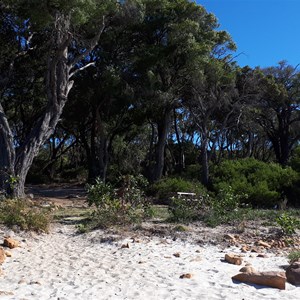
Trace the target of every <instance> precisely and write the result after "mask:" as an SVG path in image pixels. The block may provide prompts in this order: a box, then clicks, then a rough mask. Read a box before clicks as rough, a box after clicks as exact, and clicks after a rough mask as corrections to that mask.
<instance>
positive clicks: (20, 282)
mask: <svg viewBox="0 0 300 300" xmlns="http://www.w3.org/2000/svg"><path fill="white" fill-rule="evenodd" d="M23 283H26V280H25V279H24V278H21V279H20V280H19V282H18V284H23Z"/></svg>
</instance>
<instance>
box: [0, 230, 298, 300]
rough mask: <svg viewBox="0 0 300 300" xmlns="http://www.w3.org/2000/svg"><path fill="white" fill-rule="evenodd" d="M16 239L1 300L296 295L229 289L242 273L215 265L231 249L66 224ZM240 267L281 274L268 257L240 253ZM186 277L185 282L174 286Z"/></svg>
mask: <svg viewBox="0 0 300 300" xmlns="http://www.w3.org/2000/svg"><path fill="white" fill-rule="evenodd" d="M0 233H1V232H0ZM2 234H3V235H4V234H7V232H2ZM15 238H16V239H22V238H25V239H24V240H23V241H22V243H21V247H20V248H16V249H13V250H12V251H11V252H12V254H13V256H12V257H11V258H7V259H6V261H5V262H4V263H3V265H2V269H3V272H4V275H2V276H1V277H0V291H2V292H6V293H7V295H4V293H2V296H0V299H60V300H63V299H68V300H69V299H89V300H92V299H128V300H133V299H170V300H171V299H172V300H173V299H176V300H177V299H178V300H179V299H230V300H232V299H240V300H242V299H247V300H251V299H268V300H271V299H290V300H291V299H300V288H299V287H295V286H292V285H290V284H287V285H286V290H282V291H281V290H277V289H273V288H264V287H258V286H254V285H252V286H251V285H247V284H244V283H240V284H238V283H234V282H232V280H231V277H232V276H233V275H235V274H237V273H239V272H238V271H239V269H240V267H241V266H236V265H231V264H228V263H225V262H223V261H222V260H223V258H224V255H225V253H228V252H239V250H238V249H237V248H229V249H225V250H221V249H220V248H218V247H216V246H199V245H197V244H194V243H193V242H192V241H185V242H183V241H179V240H176V241H173V240H172V239H171V238H160V237H147V236H142V235H141V236H136V237H135V238H134V239H133V238H132V236H131V237H130V236H126V237H121V239H120V237H118V236H114V235H111V234H110V235H108V234H107V233H104V232H103V231H101V230H97V231H94V232H91V233H87V234H82V235H78V234H76V230H75V228H74V226H72V225H55V226H54V228H53V229H52V231H51V233H50V234H47V235H46V234H45V235H41V236H40V235H39V236H38V235H36V236H25V237H24V236H23V237H22V236H21V235H18V234H16V235H15ZM127 244H128V245H129V248H122V245H127ZM174 254H178V255H176V256H177V257H176V256H174ZM178 256H179V257H178ZM244 261H247V262H249V263H251V264H252V265H253V267H254V268H255V269H256V270H258V271H266V270H274V271H276V270H278V271H280V270H281V271H282V269H281V268H280V266H282V265H286V264H287V259H286V257H285V256H274V254H273V255H272V254H269V257H268V258H257V257H250V256H249V254H247V253H246V255H245V258H244ZM185 273H190V274H192V278H191V279H180V278H179V277H180V275H182V274H185ZM8 292H11V293H13V294H11V295H8Z"/></svg>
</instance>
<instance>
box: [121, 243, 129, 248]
mask: <svg viewBox="0 0 300 300" xmlns="http://www.w3.org/2000/svg"><path fill="white" fill-rule="evenodd" d="M124 248H129V244H128V243H127V244H123V245H122V246H121V249H124Z"/></svg>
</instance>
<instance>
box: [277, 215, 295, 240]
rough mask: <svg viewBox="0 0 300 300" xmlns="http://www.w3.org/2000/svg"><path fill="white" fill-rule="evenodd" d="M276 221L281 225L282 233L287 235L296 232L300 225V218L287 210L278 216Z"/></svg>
mask: <svg viewBox="0 0 300 300" xmlns="http://www.w3.org/2000/svg"><path fill="white" fill-rule="evenodd" d="M276 223H277V224H278V225H279V226H280V228H281V230H282V233H283V234H285V235H291V234H295V233H296V228H297V227H299V219H298V218H296V217H293V216H292V215H290V214H289V213H287V212H284V213H282V214H281V215H280V216H278V217H277V218H276Z"/></svg>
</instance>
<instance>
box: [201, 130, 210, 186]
mask: <svg viewBox="0 0 300 300" xmlns="http://www.w3.org/2000/svg"><path fill="white" fill-rule="evenodd" d="M207 149H208V137H207V132H206V130H205V131H204V133H203V134H202V145H201V165H202V183H203V184H204V185H205V186H207V185H208V183H209V166H208V153H207Z"/></svg>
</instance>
